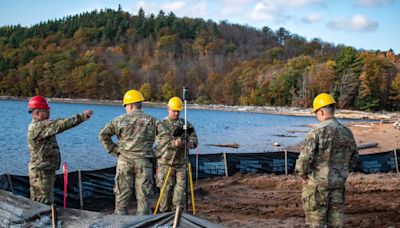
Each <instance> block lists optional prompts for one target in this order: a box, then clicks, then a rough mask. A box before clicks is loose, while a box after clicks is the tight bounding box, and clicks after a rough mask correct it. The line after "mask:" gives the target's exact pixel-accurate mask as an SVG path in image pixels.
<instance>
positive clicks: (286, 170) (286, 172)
mask: <svg viewBox="0 0 400 228" xmlns="http://www.w3.org/2000/svg"><path fill="white" fill-rule="evenodd" d="M283 151H284V152H285V175H286V176H287V175H288V162H287V150H283Z"/></svg>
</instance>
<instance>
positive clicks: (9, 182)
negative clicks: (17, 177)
mask: <svg viewBox="0 0 400 228" xmlns="http://www.w3.org/2000/svg"><path fill="white" fill-rule="evenodd" d="M7 180H8V184H9V185H10V191H11V193H12V194H14V188H13V185H12V181H11V177H10V174H8V173H7Z"/></svg>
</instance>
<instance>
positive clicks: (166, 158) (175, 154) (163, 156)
mask: <svg viewBox="0 0 400 228" xmlns="http://www.w3.org/2000/svg"><path fill="white" fill-rule="evenodd" d="M162 123H163V125H165V126H166V127H168V129H169V130H170V131H171V133H173V132H174V131H175V130H176V129H177V128H178V127H179V126H183V125H184V124H185V120H184V119H181V118H179V119H178V120H172V119H170V118H168V117H166V118H164V119H163V120H162ZM187 128H188V129H189V128H192V129H193V132H192V133H190V135H188V137H187V141H188V142H190V144H191V147H190V148H186V149H187V151H186V152H187V153H188V152H189V149H194V148H196V147H197V144H198V141H197V135H196V131H195V130H194V127H193V126H192V125H191V124H190V123H189V122H188V123H187ZM163 149H167V151H165V150H163ZM185 156H186V153H185V148H184V147H183V148H178V149H176V148H159V147H157V159H158V160H157V161H158V163H159V164H163V165H171V163H172V165H183V164H185Z"/></svg>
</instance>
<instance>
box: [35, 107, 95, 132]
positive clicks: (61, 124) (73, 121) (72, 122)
mask: <svg viewBox="0 0 400 228" xmlns="http://www.w3.org/2000/svg"><path fill="white" fill-rule="evenodd" d="M92 114H93V112H92V111H91V110H85V111H84V112H83V113H82V114H77V115H75V116H73V117H71V118H62V119H56V120H53V121H50V120H46V121H47V122H48V125H47V127H46V128H44V129H43V130H42V131H41V133H40V137H41V138H47V137H49V136H53V135H56V134H59V133H61V132H63V131H65V130H68V129H70V128H73V127H75V126H77V125H79V124H80V123H82V122H84V121H86V120H88V119H90V117H91V116H92Z"/></svg>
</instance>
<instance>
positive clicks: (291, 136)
mask: <svg viewBox="0 0 400 228" xmlns="http://www.w3.org/2000/svg"><path fill="white" fill-rule="evenodd" d="M273 136H276V137H297V136H296V135H273Z"/></svg>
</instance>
